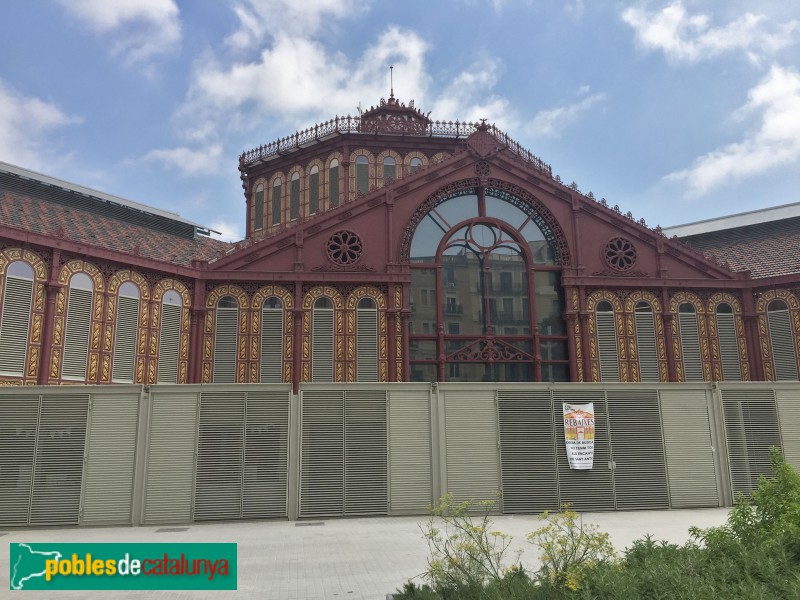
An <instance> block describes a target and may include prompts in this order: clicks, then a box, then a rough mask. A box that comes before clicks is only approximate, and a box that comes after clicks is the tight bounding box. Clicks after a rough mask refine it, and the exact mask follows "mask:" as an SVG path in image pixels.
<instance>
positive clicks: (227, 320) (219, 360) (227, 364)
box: [213, 296, 239, 383]
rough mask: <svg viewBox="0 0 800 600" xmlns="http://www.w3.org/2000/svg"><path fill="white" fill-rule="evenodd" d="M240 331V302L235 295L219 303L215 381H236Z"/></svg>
mask: <svg viewBox="0 0 800 600" xmlns="http://www.w3.org/2000/svg"><path fill="white" fill-rule="evenodd" d="M238 331H239V304H238V303H237V302H236V298H234V297H233V296H223V297H222V298H220V299H219V302H218V303H217V326H216V328H215V331H214V380H213V381H214V383H235V382H236V346H237V341H238Z"/></svg>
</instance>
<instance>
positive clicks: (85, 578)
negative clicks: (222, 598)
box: [9, 543, 237, 590]
mask: <svg viewBox="0 0 800 600" xmlns="http://www.w3.org/2000/svg"><path fill="white" fill-rule="evenodd" d="M9 546H10V548H9V554H10V559H11V560H10V561H9V567H10V571H11V573H10V574H11V578H10V581H11V589H12V590H235V589H236V562H237V552H236V550H237V548H236V544H84V543H81V544H47V543H37V544H24V543H12V544H9Z"/></svg>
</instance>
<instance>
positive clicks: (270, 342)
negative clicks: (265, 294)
mask: <svg viewBox="0 0 800 600" xmlns="http://www.w3.org/2000/svg"><path fill="white" fill-rule="evenodd" d="M283 318H284V317H283V302H282V301H281V299H280V298H277V297H275V296H270V297H269V298H267V299H265V300H264V304H262V305H261V362H260V365H259V367H260V374H261V383H281V382H282V381H283Z"/></svg>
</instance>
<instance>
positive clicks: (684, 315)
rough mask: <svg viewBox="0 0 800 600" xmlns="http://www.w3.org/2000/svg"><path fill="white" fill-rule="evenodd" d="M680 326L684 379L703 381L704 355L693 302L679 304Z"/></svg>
mask: <svg viewBox="0 0 800 600" xmlns="http://www.w3.org/2000/svg"><path fill="white" fill-rule="evenodd" d="M678 328H679V330H680V337H681V350H682V352H683V378H684V381H703V379H704V378H703V357H702V354H701V353H700V333H699V329H698V327H697V311H696V310H695V308H694V304H692V303H691V302H684V303H682V304H681V305H680V306H678Z"/></svg>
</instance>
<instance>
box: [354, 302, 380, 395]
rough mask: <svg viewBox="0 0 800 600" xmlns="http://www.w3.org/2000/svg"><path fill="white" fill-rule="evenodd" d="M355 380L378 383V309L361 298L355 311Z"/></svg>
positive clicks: (373, 303) (372, 303)
mask: <svg viewBox="0 0 800 600" xmlns="http://www.w3.org/2000/svg"><path fill="white" fill-rule="evenodd" d="M356 379H357V381H378V308H377V306H376V305H375V301H374V300H373V299H372V298H362V299H361V300H359V302H358V308H357V309H356Z"/></svg>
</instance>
